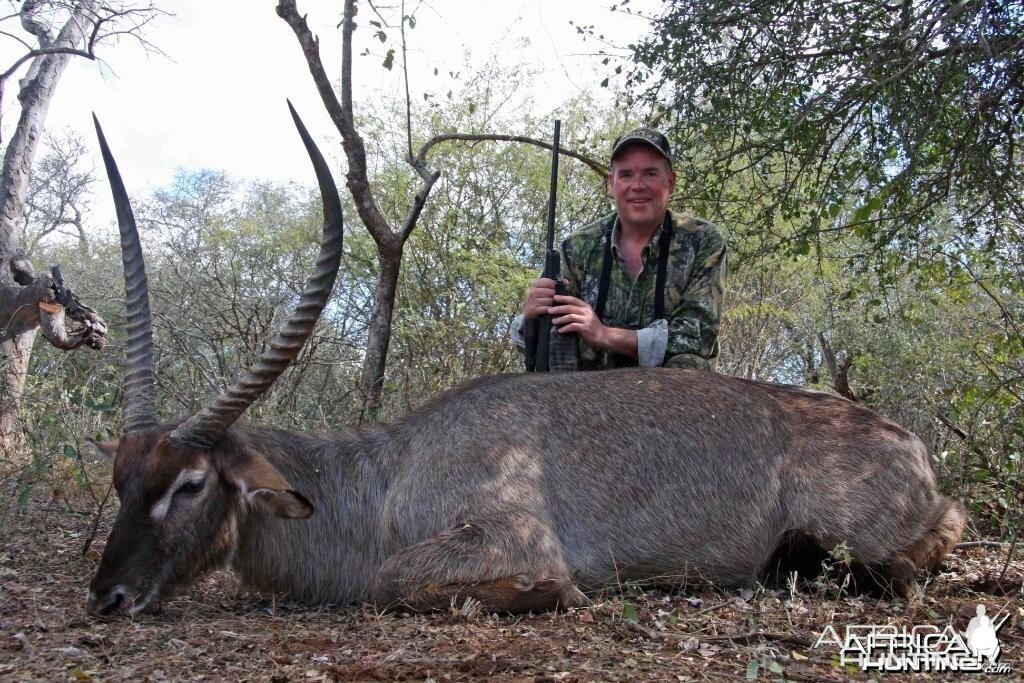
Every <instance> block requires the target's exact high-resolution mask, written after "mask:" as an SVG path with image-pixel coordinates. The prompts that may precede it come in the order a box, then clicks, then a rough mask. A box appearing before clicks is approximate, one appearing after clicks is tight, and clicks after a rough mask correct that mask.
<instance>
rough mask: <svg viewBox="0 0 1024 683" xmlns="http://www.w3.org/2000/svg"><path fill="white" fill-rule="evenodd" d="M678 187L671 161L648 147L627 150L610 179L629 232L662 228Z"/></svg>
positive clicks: (624, 225)
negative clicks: (671, 198) (674, 191)
mask: <svg viewBox="0 0 1024 683" xmlns="http://www.w3.org/2000/svg"><path fill="white" fill-rule="evenodd" d="M675 186H676V174H675V171H673V170H672V169H671V168H670V167H669V163H668V160H666V159H665V157H663V156H661V155H660V154H658V153H657V152H656V151H654V150H653V149H651V148H650V147H648V146H647V145H634V146H632V147H627V148H626V149H625V150H624V151H623V152H622V153H621V154H619V156H618V157H617V158H616V159H615V161H613V162H612V171H611V173H610V174H609V176H608V191H609V192H611V195H612V198H613V199H615V208H616V209H617V210H618V212H619V221H620V222H621V223H622V226H623V227H624V228H626V229H633V230H636V229H640V230H644V229H650V228H653V227H655V226H657V225H660V224H661V221H662V219H663V218H664V217H665V210H666V209H667V208H668V200H669V198H670V197H671V196H672V190H674V189H675Z"/></svg>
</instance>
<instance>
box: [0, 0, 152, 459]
mask: <svg viewBox="0 0 1024 683" xmlns="http://www.w3.org/2000/svg"><path fill="white" fill-rule="evenodd" d="M12 5H13V3H12ZM159 14H161V12H160V11H159V10H158V9H156V8H155V7H154V6H153V5H151V4H143V5H132V4H125V3H118V2H114V3H103V2H99V1H97V0H25V2H22V3H21V5H20V7H17V8H16V11H15V12H14V13H13V14H10V15H8V16H6V17H3V18H0V36H3V39H5V40H9V41H15V42H16V43H17V44H18V45H20V46H21V47H22V48H23V49H24V52H23V53H22V54H21V56H19V57H18V58H17V59H15V60H14V61H13V62H12V63H11V64H10V65H9V66H8V67H7V69H6V70H4V71H3V72H2V73H0V107H2V105H3V97H4V95H5V94H6V92H7V85H8V83H9V82H10V81H11V79H12V78H14V77H15V76H16V75H18V74H21V73H24V75H23V76H22V77H21V78H20V79H19V80H18V82H17V83H18V90H17V99H18V103H19V104H20V108H21V109H20V113H19V116H18V123H17V126H16V127H15V129H14V132H13V134H12V135H11V138H10V140H8V141H6V142H7V145H6V149H5V150H4V156H3V166H2V168H0V460H3V459H7V460H15V461H17V460H20V459H22V457H23V455H22V454H20V453H19V448H18V445H19V439H18V408H19V403H20V397H21V394H22V391H23V389H24V386H25V377H26V372H27V370H28V364H29V358H30V354H31V350H32V343H33V341H34V340H35V336H36V331H37V330H41V331H42V333H43V337H44V338H45V339H46V340H47V341H49V342H50V343H51V344H53V345H54V346H57V347H58V348H62V349H75V348H78V347H80V346H83V345H86V346H90V347H92V348H95V349H99V348H102V347H103V344H104V342H105V341H106V326H105V325H104V323H103V321H102V320H101V319H100V318H99V317H98V316H97V315H96V313H95V311H93V310H92V309H90V308H89V307H88V306H84V305H82V304H81V302H79V301H78V299H77V297H75V295H74V293H73V292H71V291H70V290H69V289H67V288H66V287H65V286H64V283H63V282H62V281H61V279H60V271H59V269H56V268H55V269H54V270H53V271H52V272H51V273H50V274H45V275H40V276H38V277H37V276H36V275H35V273H34V270H33V268H32V264H31V263H30V262H29V260H28V259H27V258H26V257H25V251H24V249H23V245H22V241H23V238H24V234H23V232H24V225H25V202H26V193H27V188H28V182H29V177H30V175H31V172H32V165H33V161H34V159H35V156H36V151H37V149H38V147H39V142H40V138H41V137H42V134H43V129H44V126H45V121H46V114H47V111H48V110H49V107H50V102H51V100H52V99H53V95H54V92H55V91H56V89H57V85H58V83H59V82H60V78H61V76H62V75H63V73H64V69H65V67H66V66H67V64H68V62H69V61H70V60H71V59H72V58H73V57H84V58H86V59H96V58H97V55H96V49H97V47H99V46H100V45H101V44H103V43H110V42H116V41H117V40H118V39H120V38H122V37H126V36H131V37H134V38H135V39H137V40H139V41H141V42H142V44H143V45H144V46H146V47H150V46H148V44H146V43H145V42H144V41H142V39H141V37H140V36H141V32H142V29H143V28H144V27H145V25H146V24H148V23H149V22H150V21H151V20H152V19H153V18H154V17H156V16H158V15H159ZM15 24H16V25H15ZM0 111H2V109H0Z"/></svg>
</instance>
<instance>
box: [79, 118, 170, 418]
mask: <svg viewBox="0 0 1024 683" xmlns="http://www.w3.org/2000/svg"><path fill="white" fill-rule="evenodd" d="M92 120H93V123H95V124H96V135H97V136H98V137H99V140H100V152H101V153H102V154H103V165H104V166H106V168H107V179H108V180H109V181H110V191H111V193H112V194H113V195H114V208H115V209H116V210H117V225H118V227H119V228H120V229H121V262H122V263H123V264H124V293H125V298H126V304H127V309H128V341H127V345H126V349H125V353H126V354H127V356H128V365H127V367H126V368H125V373H124V375H125V376H124V433H125V434H128V433H130V432H136V431H139V430H142V429H148V428H150V427H155V426H157V424H159V422H158V420H157V417H156V400H155V398H154V394H153V327H152V324H151V323H150V315H149V283H148V282H147V280H146V265H145V263H143V260H142V245H141V244H139V231H138V228H136V227H135V215H134V214H133V213H132V205H131V203H130V202H129V201H128V193H127V192H125V189H124V183H123V182H122V181H121V174H120V173H119V172H118V170H117V164H116V163H115V162H114V155H112V154H111V153H110V147H108V146H107V139H106V138H105V137H104V136H103V129H102V128H101V127H100V122H99V119H97V118H96V114H93V115H92Z"/></svg>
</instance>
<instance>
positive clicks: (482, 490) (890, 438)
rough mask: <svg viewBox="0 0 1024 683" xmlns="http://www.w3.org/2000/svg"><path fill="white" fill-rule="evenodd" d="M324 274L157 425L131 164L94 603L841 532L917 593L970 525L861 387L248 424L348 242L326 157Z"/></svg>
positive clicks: (436, 600) (383, 580) (741, 555)
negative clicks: (241, 366)
mask: <svg viewBox="0 0 1024 683" xmlns="http://www.w3.org/2000/svg"><path fill="white" fill-rule="evenodd" d="M296 123H297V125H298V126H299V129H300V133H301V134H302V137H303V140H304V142H305V144H306V147H307V149H308V151H309V154H310V156H311V158H312V159H313V164H314V167H315V168H316V172H317V176H318V178H319V181H320V187H321V192H322V194H323V202H324V213H325V223H324V233H323V239H322V243H321V256H320V260H319V262H318V266H317V274H316V276H315V277H314V278H313V280H312V282H311V284H310V285H309V286H308V287H307V290H306V291H305V292H304V294H303V296H302V300H301V303H300V304H299V307H298V310H297V311H296V314H295V316H294V317H293V318H292V319H291V320H290V321H289V322H288V323H287V325H286V327H285V328H284V331H283V332H282V334H281V335H280V336H279V337H278V339H277V340H276V341H275V342H274V344H273V345H272V348H271V350H270V351H269V352H268V353H267V354H266V355H265V357H264V358H262V359H261V360H260V361H259V362H258V363H257V365H256V366H254V368H253V369H252V370H250V371H249V374H248V375H247V376H246V377H245V378H244V379H242V380H240V381H239V382H238V383H236V384H235V385H234V386H232V387H231V388H230V389H228V390H227V391H226V392H225V393H224V394H222V395H221V396H219V397H218V398H217V399H216V400H215V401H214V402H213V404H212V405H210V406H209V407H207V408H205V409H203V410H202V411H201V412H199V413H197V414H196V415H194V416H192V417H189V418H188V419H186V420H185V421H183V422H181V423H174V424H159V422H158V421H157V418H156V412H155V409H154V401H153V394H152V391H153V376H152V374H153V371H152V361H151V357H150V326H149V318H148V315H149V314H148V302H147V295H146V284H145V274H144V271H143V266H142V257H141V249H140V246H139V241H138V235H137V232H136V230H135V226H134V220H133V219H132V217H131V209H130V207H129V205H128V202H127V198H126V196H125V195H124V190H123V187H122V186H121V182H120V179H119V177H118V174H117V169H116V167H115V165H114V163H113V160H112V159H111V157H110V153H109V151H108V150H107V147H106V144H105V142H103V141H102V134H101V145H102V147H103V156H104V161H105V163H106V166H107V172H108V175H109V176H110V178H111V183H112V185H113V187H114V194H115V197H116V198H117V204H118V215H119V218H120V224H121V232H122V244H123V245H124V249H125V251H124V253H125V256H124V262H125V276H126V280H127V285H126V287H127V291H128V306H129V339H128V354H129V366H128V376H127V380H126V389H125V422H124V434H123V435H122V437H121V438H120V439H119V440H116V441H113V442H108V443H106V444H103V445H102V448H104V449H105V450H106V451H107V452H109V453H110V454H112V455H114V457H115V465H114V483H115V485H116V488H117V493H118V496H119V498H120V501H121V509H120V513H119V514H118V517H117V521H116V522H115V524H114V528H113V531H112V532H111V535H110V538H109V540H108V542H107V545H106V548H105V550H104V553H103V558H102V560H101V563H100V566H99V570H98V571H97V573H96V576H95V578H94V579H93V581H92V584H91V590H90V595H89V601H88V610H89V611H90V612H91V613H94V614H99V615H104V614H113V613H119V612H124V613H136V612H140V611H143V610H155V609H156V608H157V607H158V606H159V604H160V601H161V599H163V598H165V597H167V596H169V595H170V594H171V593H172V592H173V591H174V589H175V588H181V587H184V586H187V585H188V584H189V583H190V582H191V581H193V580H194V579H195V578H196V577H197V576H198V575H200V574H201V573H202V572H204V571H206V570H208V569H210V568H213V567H216V566H224V565H226V566H228V567H230V568H232V569H233V570H234V571H236V572H237V573H238V574H239V575H240V576H241V578H242V580H243V581H244V582H245V583H246V584H248V585H250V586H253V587H256V588H258V589H262V590H265V591H269V592H273V593H275V594H279V595H285V596H287V597H289V598H292V599H296V600H300V601H305V602H310V603H349V602H353V601H363V600H371V601H374V602H376V603H377V604H379V605H381V606H385V605H390V604H395V603H398V602H402V603H405V604H408V605H410V606H412V607H415V608H436V607H444V606H447V605H448V604H449V602H450V600H451V599H452V598H455V597H459V598H462V597H473V598H476V599H478V600H480V601H481V602H482V603H484V605H485V606H486V607H487V608H488V609H494V610H499V611H513V612H515V611H526V610H543V609H551V608H556V607H559V606H562V607H568V606H575V605H583V604H586V603H587V601H588V600H587V597H586V596H585V595H584V593H583V592H582V591H581V590H580V589H581V588H582V589H595V588H600V587H601V586H605V585H608V584H609V583H613V582H618V581H629V580H650V579H656V578H659V577H661V578H663V579H666V580H671V581H679V580H684V579H685V578H686V577H690V578H698V577H701V578H705V579H710V580H711V581H714V582H717V583H720V584H741V583H749V582H752V581H754V580H756V579H757V578H758V577H759V576H760V575H761V574H762V573H763V572H764V571H765V570H766V568H767V566H768V565H769V563H770V560H771V558H772V557H773V555H774V554H775V553H776V551H777V550H778V549H779V548H780V547H781V546H783V545H785V544H786V543H788V542H789V541H791V540H792V539H793V538H794V537H800V538H804V539H811V540H813V541H814V542H815V543H817V544H819V545H820V546H822V547H824V548H832V547H834V546H836V545H837V544H840V543H845V544H846V546H847V547H848V548H849V550H850V552H851V553H852V555H853V557H854V558H855V560H856V561H857V562H859V563H860V564H862V565H863V566H865V567H867V568H870V569H871V570H873V571H874V572H875V573H876V574H877V575H879V576H881V577H882V578H883V579H885V580H886V581H887V582H889V584H890V585H891V587H892V588H893V590H895V591H896V592H897V593H899V594H902V595H906V594H907V593H908V592H910V591H911V588H912V586H913V585H914V580H915V574H916V573H917V571H918V570H921V569H930V568H932V567H934V566H935V565H936V564H938V563H939V562H940V561H941V559H942V558H943V556H944V555H945V554H946V553H947V552H948V551H949V550H950V549H951V548H952V546H953V545H954V544H955V543H956V542H957V540H958V539H959V538H960V535H961V532H962V530H963V527H964V524H965V521H966V516H965V513H964V509H963V507H962V506H961V505H960V504H959V503H955V502H952V501H950V500H948V499H946V498H944V497H943V496H942V495H940V494H939V493H938V491H937V490H936V483H935V476H934V474H933V472H932V468H931V465H930V462H929V457H928V452H927V450H926V449H925V446H924V444H922V442H921V441H920V440H919V439H918V438H917V437H916V436H914V435H913V434H912V433H910V432H909V431H907V430H906V429H904V428H902V427H900V426H899V425H897V424H895V423H894V422H891V421H890V420H888V419H886V418H884V417H882V416H880V415H878V414H876V413H874V412H872V411H870V410H868V409H866V408H864V407H862V406H859V405H856V404H854V403H852V402H849V401H847V400H845V399H842V398H838V397H836V396H831V395H828V394H824V393H819V392H815V391H808V390H804V389H800V388H796V387H791V386H782V385H776V384H767V383H763V382H754V381H747V380H743V379H738V378H734V377H727V376H722V375H716V374H712V373H706V372H700V371H696V370H683V369H678V370H672V369H648V370H619V371H609V372H600V373H571V374H526V375H503V376H496V377H485V378H483V379H479V380H476V381H473V382H470V383H469V384H467V385H465V386H463V387H461V388H459V389H456V390H454V391H451V392H448V393H447V394H444V395H442V396H440V397H439V398H436V399H434V400H433V401H431V402H430V403H428V404H427V405H425V406H424V407H422V408H421V409H419V410H417V411H415V412H414V413H412V414H410V415H408V416H406V417H404V418H401V419H399V420H397V421H396V422H394V423H392V424H381V425H376V426H372V427H366V428H361V429H352V430H350V431H347V432H342V433H335V434H323V435H310V434H300V433H296V432H290V431H286V430H282V429H271V428H258V427H238V426H232V425H233V423H234V422H235V420H236V419H237V418H238V417H239V416H240V415H241V413H242V412H243V411H244V410H245V409H246V407H247V406H248V405H250V404H251V403H252V402H253V401H254V400H256V398H257V397H258V396H259V395H260V394H261V392H263V391H264V390H265V389H266V388H267V387H269V386H270V384H271V383H272V382H273V381H274V379H275V378H276V377H277V376H278V375H279V374H280V372H281V371H283V369H284V367H285V366H286V365H287V364H288V362H290V360H292V359H293V358H294V356H295V355H297V353H298V351H299V349H300V348H301V347H302V345H303V343H304V342H305V338H306V336H307V335H308V334H309V333H310V331H311V330H312V327H313V324H314V322H315V321H316V319H317V317H318V316H319V313H320V311H321V309H322V308H323V306H324V305H325V303H326V301H327V297H328V295H329V292H330V289H331V287H332V285H333V279H334V276H335V272H336V270H337V267H338V263H339V258H340V250H341V233H342V224H341V215H340V210H339V201H338V197H337V194H336V190H335V187H334V183H333V181H332V180H331V178H330V174H329V172H328V170H327V168H326V166H325V164H324V162H323V159H322V158H321V157H320V155H319V152H317V150H316V147H315V146H314V144H313V143H312V141H311V140H310V139H309V136H308V135H307V134H306V133H305V131H304V129H303V128H302V125H301V123H300V122H299V121H298V119H297V118H296Z"/></svg>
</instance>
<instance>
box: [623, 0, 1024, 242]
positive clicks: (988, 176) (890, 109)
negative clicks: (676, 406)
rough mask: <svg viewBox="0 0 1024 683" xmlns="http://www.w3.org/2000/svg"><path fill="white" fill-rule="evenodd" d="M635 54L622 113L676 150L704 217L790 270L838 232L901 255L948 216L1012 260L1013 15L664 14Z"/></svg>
mask: <svg viewBox="0 0 1024 683" xmlns="http://www.w3.org/2000/svg"><path fill="white" fill-rule="evenodd" d="M628 5H629V0H626V1H625V2H624V3H621V4H620V6H619V8H620V9H625V10H627V11H628V10H629V6H628ZM631 47H635V52H634V56H633V57H632V59H633V63H632V65H631V67H630V68H629V69H628V78H627V84H628V93H629V95H630V98H631V99H632V100H633V102H634V103H642V104H643V105H644V106H645V107H648V108H649V109H650V114H651V116H652V118H653V119H654V120H655V121H656V122H657V123H658V124H659V125H661V126H663V127H665V128H668V129H670V130H671V131H673V132H674V134H675V137H676V142H677V149H678V154H679V155H680V156H681V158H682V159H683V163H682V164H680V167H681V170H682V171H683V173H684V178H683V180H684V181H686V182H687V187H688V191H689V192H690V193H692V194H693V202H694V204H696V205H697V206H698V207H701V205H703V206H704V207H707V211H708V213H709V214H711V215H713V216H717V217H720V218H721V219H723V220H726V217H728V219H729V220H731V221H733V225H736V221H738V222H740V223H743V222H746V224H747V225H748V226H750V227H757V228H759V229H762V230H765V231H766V232H769V233H774V234H775V236H776V237H777V238H781V239H785V240H787V242H788V244H789V245H790V247H791V248H792V249H793V250H794V251H795V252H797V253H800V252H807V251H808V250H809V249H810V247H811V245H812V244H813V242H814V240H815V239H817V238H819V237H820V236H821V235H822V234H823V233H824V232H826V231H829V230H838V229H844V228H853V229H854V230H856V231H857V232H858V234H860V235H861V236H862V237H865V238H868V240H869V242H870V243H871V244H872V245H874V247H875V250H876V251H877V250H879V249H886V248H889V247H897V248H898V250H899V251H901V252H902V253H907V252H910V251H913V247H914V246H915V245H917V244H918V243H919V242H920V241H922V240H924V239H926V238H928V237H930V235H929V234H928V227H929V225H931V221H932V219H933V218H935V216H936V214H937V213H940V214H941V213H945V212H947V211H948V210H949V207H951V206H952V207H953V209H954V213H953V220H955V221H956V223H957V225H958V229H959V230H960V231H961V233H962V234H964V235H967V236H968V237H969V238H970V239H972V240H975V241H976V242H977V243H978V244H984V243H986V242H989V243H990V244H992V245H995V244H996V243H997V242H1000V241H1003V240H1004V239H1007V238H1008V239H1009V240H1010V241H1012V242H1015V243H1018V244H1019V241H1020V238H1021V235H1020V233H1021V230H1020V228H1021V223H1022V220H1024V204H1022V200H1021V198H1022V196H1024V194H1022V192H1021V190H1022V189H1024V183H1022V166H1021V161H1020V155H1019V147H1020V143H1021V142H1022V140H1021V119H1022V110H1024V10H1022V9H1021V5H1020V4H1019V3H1013V2H1003V1H1000V0H988V1H967V2H952V3H951V2H948V1H946V0H922V1H917V0H913V1H912V0H903V1H895V0H889V1H886V0H843V1H841V2H839V1H829V2H806V1H799V0H798V1H796V2H794V1H793V0H739V1H736V0H707V1H706V2H699V3H691V2H681V1H670V2H666V4H665V5H664V8H663V10H662V12H661V14H660V16H657V17H654V18H652V31H651V33H650V34H649V36H648V37H647V38H646V39H645V40H643V41H642V42H641V43H640V44H639V45H637V46H631ZM687 169H694V174H693V177H690V178H687V177H685V176H686V173H687ZM737 176H741V177H742V178H743V182H742V183H740V184H739V185H736V184H735V183H734V186H735V187H739V188H741V191H740V192H735V193H732V194H730V193H729V192H723V191H722V188H723V187H724V186H726V184H725V180H727V179H730V178H732V179H735V178H736V177H737ZM752 204H754V205H759V206H761V207H762V208H763V212H762V213H761V214H760V215H759V216H751V215H750V214H749V207H750V206H751V205H752ZM738 207H746V209H747V211H746V214H745V215H744V212H743V210H742V209H740V208H738ZM779 218H782V219H783V221H784V222H785V223H786V224H788V225H789V226H795V234H793V232H790V233H789V234H784V232H782V231H778V219H779ZM946 218H947V219H948V216H946Z"/></svg>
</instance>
